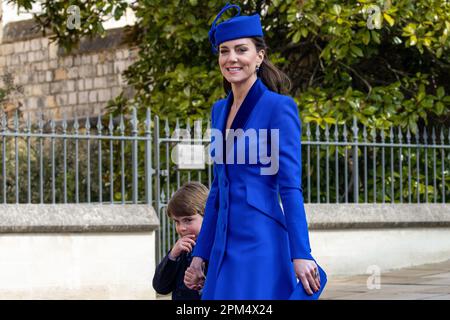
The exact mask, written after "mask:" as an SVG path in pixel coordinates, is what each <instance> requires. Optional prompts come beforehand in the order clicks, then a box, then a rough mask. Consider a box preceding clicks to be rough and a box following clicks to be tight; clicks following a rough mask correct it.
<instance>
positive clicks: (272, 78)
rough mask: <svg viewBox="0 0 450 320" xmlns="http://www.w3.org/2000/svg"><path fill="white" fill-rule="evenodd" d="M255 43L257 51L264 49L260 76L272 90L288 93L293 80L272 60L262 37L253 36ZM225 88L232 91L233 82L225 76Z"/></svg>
mask: <svg viewBox="0 0 450 320" xmlns="http://www.w3.org/2000/svg"><path fill="white" fill-rule="evenodd" d="M250 39H252V41H253V43H254V44H255V47H256V52H259V51H261V50H264V52H265V55H264V60H263V62H262V63H261V65H260V66H259V71H258V76H259V77H260V78H261V80H262V82H263V83H264V84H265V85H266V86H267V87H268V88H269V89H270V90H272V91H275V92H277V93H281V94H287V93H288V92H289V90H291V80H290V79H289V77H288V76H287V75H286V74H285V73H284V72H283V71H281V70H280V69H278V68H277V67H276V66H275V65H274V64H273V63H272V62H270V60H269V56H268V55H267V50H268V49H269V48H268V47H267V45H266V42H265V41H264V38H262V37H253V38H250ZM223 88H224V90H225V93H227V94H228V92H230V91H231V83H229V82H228V81H227V79H225V77H223Z"/></svg>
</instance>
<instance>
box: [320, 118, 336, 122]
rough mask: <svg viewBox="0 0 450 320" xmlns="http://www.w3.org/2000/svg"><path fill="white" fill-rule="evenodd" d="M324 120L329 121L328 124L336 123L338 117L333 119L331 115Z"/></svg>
mask: <svg viewBox="0 0 450 320" xmlns="http://www.w3.org/2000/svg"><path fill="white" fill-rule="evenodd" d="M323 120H324V121H325V122H326V123H328V124H335V123H336V119H333V118H331V117H324V118H323Z"/></svg>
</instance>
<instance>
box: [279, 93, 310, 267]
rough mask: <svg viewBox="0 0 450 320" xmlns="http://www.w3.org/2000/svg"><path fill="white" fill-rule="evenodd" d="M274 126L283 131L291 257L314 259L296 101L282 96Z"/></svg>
mask: <svg viewBox="0 0 450 320" xmlns="http://www.w3.org/2000/svg"><path fill="white" fill-rule="evenodd" d="M271 119H272V120H271V123H272V125H271V129H278V130H279V142H278V150H279V152H278V161H279V168H278V173H277V181H278V186H279V192H280V197H281V201H282V204H283V211H284V214H285V218H286V225H287V229H288V235H289V246H290V250H291V259H308V260H314V258H313V257H312V255H311V248H310V244H309V234H308V223H307V220H306V213H305V208H304V204H303V190H302V185H301V184H302V153H301V152H302V149H301V123H300V118H299V116H298V109H297V105H296V103H295V101H294V100H293V99H292V98H290V97H287V96H282V98H281V99H280V102H279V103H278V106H277V107H275V108H274V109H273V111H272V118H271Z"/></svg>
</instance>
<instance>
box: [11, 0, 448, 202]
mask: <svg viewBox="0 0 450 320" xmlns="http://www.w3.org/2000/svg"><path fill="white" fill-rule="evenodd" d="M11 1H12V2H16V3H17V4H19V5H20V6H21V7H23V8H30V6H31V3H33V2H34V1H35V0H11ZM235 3H237V4H239V5H240V6H241V8H242V12H243V14H252V13H254V12H258V13H260V14H261V17H262V23H263V26H264V31H265V34H266V40H267V43H268V45H269V47H270V51H269V56H270V58H271V59H272V61H274V62H275V63H276V64H277V65H278V66H279V67H280V68H282V69H283V70H284V71H285V72H286V73H287V74H288V75H289V76H290V77H291V79H292V91H291V95H292V96H294V98H295V99H296V101H297V102H298V105H299V109H300V115H301V117H302V120H303V123H304V124H307V123H312V124H314V125H318V126H320V127H322V128H324V127H325V125H326V124H328V125H331V124H336V123H338V124H343V123H350V121H351V120H352V118H353V117H354V116H355V117H356V118H357V119H358V120H359V121H360V122H361V123H363V124H364V125H366V126H367V127H369V128H376V129H382V130H385V132H386V133H389V131H388V129H389V128H390V127H391V126H395V127H398V126H400V127H401V128H403V129H406V128H407V127H408V128H409V129H410V130H411V131H412V133H415V132H417V130H418V128H419V127H423V126H425V125H433V126H444V127H446V128H448V127H449V126H450V95H449V92H450V83H449V81H448V79H449V76H450V55H449V49H450V40H449V32H450V3H449V2H448V1H445V0H416V1H415V0H397V1H390V0H340V1H337V0H332V1H312V0H283V1H281V0H271V1H270V0H246V1H236V2H235ZM70 5H78V6H79V8H80V11H81V15H80V28H79V29H70V30H67V24H66V23H65V22H66V21H67V19H68V18H69V15H68V13H67V9H68V8H69V6H70ZM128 5H129V6H131V7H132V8H133V10H134V11H135V13H136V16H137V23H136V25H134V26H132V27H130V28H129V30H128V37H127V39H128V41H129V42H130V43H131V44H133V45H137V46H138V48H139V59H138V61H137V62H136V63H134V64H133V65H132V66H130V68H129V69H128V70H127V71H126V72H125V75H126V78H127V80H128V82H129V84H131V85H132V86H134V88H135V96H134V97H133V98H132V99H130V100H127V99H126V98H125V97H124V96H123V95H120V96H119V97H117V98H116V99H114V100H113V101H111V102H110V104H109V106H110V108H111V111H112V112H118V111H122V110H123V109H127V108H128V107H129V106H131V105H135V104H136V103H137V105H138V106H139V117H140V118H141V120H142V119H143V118H144V116H145V109H146V107H151V109H152V113H153V114H157V115H160V116H162V117H167V118H168V119H169V122H170V124H173V123H174V121H175V118H176V117H179V118H180V119H181V120H182V121H184V120H186V119H187V118H191V119H196V118H209V112H210V108H211V105H212V103H213V102H214V101H216V100H217V99H218V98H220V97H223V96H224V92H223V89H222V76H221V74H220V70H219V68H218V65H217V57H216V56H214V55H213V54H212V52H211V47H210V44H209V41H208V30H209V27H210V25H211V23H212V20H213V19H214V18H215V14H216V13H217V12H218V11H219V10H220V9H221V8H222V7H223V6H224V5H225V1H197V0H165V1H162V0H141V1H136V2H132V3H130V4H127V2H125V1H120V0H115V1H89V0H87V1H74V0H73V1H50V0H46V1H45V2H44V12H43V13H42V14H39V15H37V16H36V19H37V20H38V21H39V22H40V24H41V26H42V27H43V28H47V29H50V30H53V32H54V33H55V39H56V40H57V41H59V43H60V44H61V45H62V46H63V47H65V48H66V49H68V50H70V49H71V48H73V47H74V46H76V43H77V42H78V41H79V39H80V38H81V37H82V36H86V35H87V36H95V35H102V34H104V30H103V28H102V27H101V21H102V20H104V19H106V17H107V16H108V14H113V15H114V18H119V17H120V16H121V15H122V14H123V12H124V10H125V8H126V6H128ZM233 14H234V12H228V13H227V14H226V15H225V18H227V17H230V16H231V15H233ZM142 122H143V121H141V123H142ZM360 132H361V131H360ZM438 140H439V139H438ZM438 143H439V141H438ZM332 151H333V150H332ZM317 152H320V154H321V155H322V156H323V150H322V151H317ZM343 152H344V149H343V148H339V153H340V154H342V153H343ZM413 156H414V153H413ZM378 159H379V158H378ZM377 161H378V160H377ZM420 161H423V157H422V158H420ZM447 161H448V160H447ZM438 164H439V165H440V164H441V163H438ZM420 165H421V166H422V163H421V164H420ZM429 165H430V163H429ZM324 171H325V170H321V173H323V172H324ZM397 174H398V173H397ZM405 176H406V174H404V175H403V179H405ZM445 179H446V180H447V182H445V181H446V180H445ZM445 179H444V182H443V183H447V185H448V186H447V187H446V190H449V189H450V188H449V186H450V181H448V180H449V175H448V172H447V175H446V177H445ZM421 181H422V182H419V181H416V182H417V184H416V185H415V187H416V188H419V189H420V190H421V191H420V193H423V192H429V189H427V188H428V187H429V186H425V185H423V180H421ZM379 183H382V182H381V181H380V182H379ZM386 183H394V182H393V181H387V182H386ZM313 187H314V186H313ZM322 190H323V189H322ZM447 199H448V198H447Z"/></svg>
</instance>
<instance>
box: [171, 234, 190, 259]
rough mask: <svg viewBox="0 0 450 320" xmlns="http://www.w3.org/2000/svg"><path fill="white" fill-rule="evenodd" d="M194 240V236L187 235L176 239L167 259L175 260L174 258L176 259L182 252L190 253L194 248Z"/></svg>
mask: <svg viewBox="0 0 450 320" xmlns="http://www.w3.org/2000/svg"><path fill="white" fill-rule="evenodd" d="M194 238H195V235H193V234H187V235H185V236H184V237H181V238H180V239H178V241H177V242H176V243H175V245H174V246H173V248H172V250H170V253H169V258H171V259H172V260H176V258H178V257H179V256H180V254H181V253H182V252H183V251H184V252H191V251H192V248H193V247H194V246H195V241H194Z"/></svg>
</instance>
